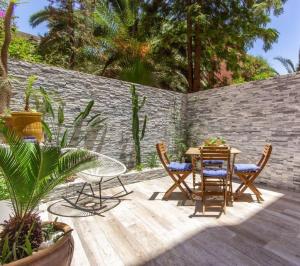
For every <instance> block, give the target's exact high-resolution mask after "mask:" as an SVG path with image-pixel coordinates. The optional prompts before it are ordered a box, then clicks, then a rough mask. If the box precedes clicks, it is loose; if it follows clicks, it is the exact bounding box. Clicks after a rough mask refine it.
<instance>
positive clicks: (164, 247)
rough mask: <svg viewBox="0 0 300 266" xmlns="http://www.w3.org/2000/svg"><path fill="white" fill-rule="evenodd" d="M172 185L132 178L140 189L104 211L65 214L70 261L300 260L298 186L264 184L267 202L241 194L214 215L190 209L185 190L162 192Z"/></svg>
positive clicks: (243, 262) (275, 262) (165, 180)
mask: <svg viewBox="0 0 300 266" xmlns="http://www.w3.org/2000/svg"><path fill="white" fill-rule="evenodd" d="M169 185H170V179H169V178H167V177H166V178H161V179H155V180H150V181H145V182H140V183H135V184H132V185H129V186H128V188H130V189H131V190H133V191H134V192H133V193H132V194H130V195H127V196H126V197H125V198H124V200H122V201H121V202H120V204H119V205H118V206H117V207H115V208H113V209H111V210H110V211H108V212H106V213H103V215H104V217H103V216H98V215H96V216H87V215H86V217H59V221H63V222H66V223H68V224H69V225H70V226H72V227H73V228H74V232H73V236H74V239H75V252H74V258H73V262H72V265H73V266H75V265H80V266H89V265H91V266H95V265H110V266H112V265H113V266H114V265H272V266H275V265H300V194H297V193H290V192H275V191H271V190H266V189H264V190H262V192H263V196H264V198H265V201H264V203H262V204H260V203H257V202H255V201H254V202H247V201H241V202H235V203H234V206H233V207H229V208H228V209H227V214H226V215H222V216H221V217H220V218H219V219H216V218H215V217H202V216H201V213H197V215H196V216H194V217H191V215H192V214H193V213H194V210H195V204H194V203H192V202H185V201H183V200H181V199H180V193H179V192H178V193H174V194H173V197H172V199H171V200H169V201H163V200H161V197H162V195H163V194H162V193H161V192H163V191H165V190H166V189H167V188H168V186H169ZM116 191H117V189H111V190H110V191H106V192H107V193H110V192H111V193H114V192H116ZM56 204H59V203H56ZM53 206H55V205H52V207H53ZM56 206H58V205H56ZM45 207H46V205H44V206H42V207H41V209H43V208H44V209H45ZM50 209H51V208H50ZM57 210H58V211H62V212H63V214H65V215H68V214H69V213H71V210H70V209H69V208H67V207H60V208H57ZM72 214H73V213H72ZM208 214H209V213H208ZM42 215H43V219H51V220H53V219H54V218H55V215H53V214H51V213H48V212H44V213H42ZM74 216H76V215H74ZM82 216H85V215H84V213H83V214H82Z"/></svg>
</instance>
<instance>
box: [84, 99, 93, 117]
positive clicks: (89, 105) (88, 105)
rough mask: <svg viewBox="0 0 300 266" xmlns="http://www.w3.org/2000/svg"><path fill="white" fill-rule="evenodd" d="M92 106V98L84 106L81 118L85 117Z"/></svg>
mask: <svg viewBox="0 0 300 266" xmlns="http://www.w3.org/2000/svg"><path fill="white" fill-rule="evenodd" d="M93 106H94V100H91V101H90V102H89V103H88V104H87V106H86V107H85V109H84V111H83V113H82V119H85V118H86V117H87V116H88V115H89V114H90V112H91V110H92V108H93Z"/></svg>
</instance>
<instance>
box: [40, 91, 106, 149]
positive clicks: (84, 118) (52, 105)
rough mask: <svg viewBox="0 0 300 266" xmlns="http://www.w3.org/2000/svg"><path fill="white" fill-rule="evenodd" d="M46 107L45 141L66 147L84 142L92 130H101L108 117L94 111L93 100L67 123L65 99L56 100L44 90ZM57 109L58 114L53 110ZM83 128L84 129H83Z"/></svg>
mask: <svg viewBox="0 0 300 266" xmlns="http://www.w3.org/2000/svg"><path fill="white" fill-rule="evenodd" d="M44 94H45V95H44V98H43V99H44V102H43V106H44V108H43V109H42V110H41V111H42V112H43V114H44V120H43V122H42V125H43V129H44V132H45V135H46V137H45V143H50V144H54V143H55V145H57V146H59V147H61V148H64V147H71V146H73V147H77V146H79V145H80V144H82V142H83V141H85V140H86V139H87V137H88V133H89V132H91V131H94V132H95V131H99V130H100V129H102V128H103V127H104V125H105V121H106V118H103V116H102V114H101V113H96V114H95V113H93V106H94V101H93V100H91V101H89V102H88V103H87V105H86V106H85V107H84V109H83V111H80V112H79V113H78V115H77V116H75V118H74V120H73V121H72V123H71V126H67V125H66V124H65V107H66V104H65V103H64V102H63V101H59V102H54V101H53V99H52V97H50V96H49V95H48V94H47V93H46V92H45V91H44ZM54 109H57V114H55V112H54V111H53V110H54ZM82 129H83V130H82Z"/></svg>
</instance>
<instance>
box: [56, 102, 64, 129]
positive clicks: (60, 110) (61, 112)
mask: <svg viewBox="0 0 300 266" xmlns="http://www.w3.org/2000/svg"><path fill="white" fill-rule="evenodd" d="M57 121H58V124H59V125H63V123H64V121H65V112H64V107H63V106H62V105H60V106H59V107H58V113H57Z"/></svg>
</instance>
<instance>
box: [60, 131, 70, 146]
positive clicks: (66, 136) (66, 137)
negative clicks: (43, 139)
mask: <svg viewBox="0 0 300 266" xmlns="http://www.w3.org/2000/svg"><path fill="white" fill-rule="evenodd" d="M67 140H68V129H66V130H65V132H64V134H63V137H62V139H61V141H60V147H62V148H64V147H66V146H67Z"/></svg>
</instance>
